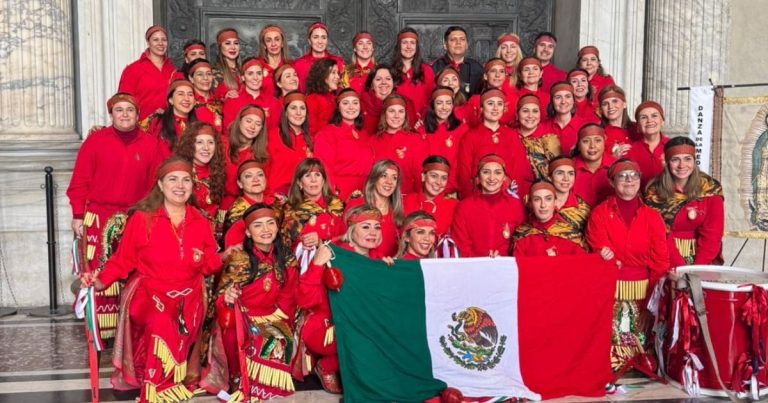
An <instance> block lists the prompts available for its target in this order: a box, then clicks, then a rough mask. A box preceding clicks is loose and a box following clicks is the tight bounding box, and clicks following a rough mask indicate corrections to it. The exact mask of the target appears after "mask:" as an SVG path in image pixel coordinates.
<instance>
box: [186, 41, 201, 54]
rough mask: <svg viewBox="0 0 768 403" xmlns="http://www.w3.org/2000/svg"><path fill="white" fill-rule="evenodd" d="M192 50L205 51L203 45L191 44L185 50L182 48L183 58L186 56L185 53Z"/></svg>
mask: <svg viewBox="0 0 768 403" xmlns="http://www.w3.org/2000/svg"><path fill="white" fill-rule="evenodd" d="M193 50H203V51H204V50H205V45H201V44H199V43H193V44H191V45H189V46H187V47H186V48H184V56H186V55H187V53H189V52H191V51H193Z"/></svg>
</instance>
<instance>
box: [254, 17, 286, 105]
mask: <svg viewBox="0 0 768 403" xmlns="http://www.w3.org/2000/svg"><path fill="white" fill-rule="evenodd" d="M258 60H259V63H261V67H262V68H263V69H264V81H263V83H262V84H261V90H262V91H264V93H265V94H267V95H270V96H274V94H275V80H274V79H273V76H274V75H275V70H277V69H278V68H279V67H280V66H282V65H284V64H287V63H290V60H289V59H288V42H286V40H285V35H284V34H283V30H282V29H281V28H280V27H278V26H277V25H273V24H267V25H265V26H264V28H262V29H261V32H259V58H258Z"/></svg>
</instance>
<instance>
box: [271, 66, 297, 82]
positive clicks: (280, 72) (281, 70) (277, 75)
mask: <svg viewBox="0 0 768 403" xmlns="http://www.w3.org/2000/svg"><path fill="white" fill-rule="evenodd" d="M292 68H293V66H291V65H290V64H288V63H285V64H282V65H280V67H278V68H277V69H275V80H278V79H280V77H281V76H282V75H283V73H285V71H286V70H288V69H292Z"/></svg>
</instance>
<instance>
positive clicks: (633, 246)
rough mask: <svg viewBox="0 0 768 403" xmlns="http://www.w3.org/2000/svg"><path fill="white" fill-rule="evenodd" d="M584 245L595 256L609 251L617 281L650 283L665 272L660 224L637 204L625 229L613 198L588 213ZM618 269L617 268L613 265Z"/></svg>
mask: <svg viewBox="0 0 768 403" xmlns="http://www.w3.org/2000/svg"><path fill="white" fill-rule="evenodd" d="M586 235H587V242H588V243H589V246H590V247H591V248H592V250H593V251H595V252H600V250H601V249H602V248H603V247H608V248H610V249H611V250H612V251H613V253H614V255H615V260H616V261H617V262H621V267H620V268H619V277H618V279H619V280H627V281H633V280H643V279H650V280H651V283H654V282H655V280H656V279H658V278H661V277H662V276H663V275H664V273H666V272H667V270H669V252H668V251H667V239H666V230H665V228H664V221H663V220H662V219H661V216H660V215H659V213H658V212H657V211H656V210H653V209H652V208H650V207H648V206H646V205H644V204H642V203H641V204H640V207H639V208H638V209H637V212H636V213H635V216H634V218H633V219H632V222H631V224H630V225H629V226H628V225H627V224H626V223H625V222H624V219H623V218H622V216H621V213H620V212H619V207H618V205H617V204H616V196H611V197H609V198H608V199H607V200H606V201H604V202H603V203H602V204H600V205H599V206H597V207H595V208H594V209H593V210H592V215H591V216H590V217H589V221H588V222H587V234H586ZM617 266H618V265H617Z"/></svg>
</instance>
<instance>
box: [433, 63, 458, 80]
mask: <svg viewBox="0 0 768 403" xmlns="http://www.w3.org/2000/svg"><path fill="white" fill-rule="evenodd" d="M449 74H450V75H454V76H456V77H458V76H459V73H458V72H457V71H456V70H455V69H454V68H453V67H446V68H444V69H443V70H442V71H440V74H438V75H437V83H438V84H440V81H443V78H444V77H445V76H447V75H449Z"/></svg>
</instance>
